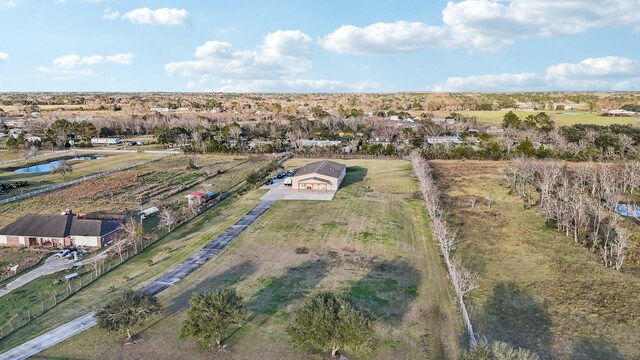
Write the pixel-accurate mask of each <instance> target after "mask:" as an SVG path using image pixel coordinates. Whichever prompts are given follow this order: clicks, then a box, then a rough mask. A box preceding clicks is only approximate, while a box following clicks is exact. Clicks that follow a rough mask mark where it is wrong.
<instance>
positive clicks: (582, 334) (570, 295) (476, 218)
mask: <svg viewBox="0 0 640 360" xmlns="http://www.w3.org/2000/svg"><path fill="white" fill-rule="evenodd" d="M505 164H506V163H503V162H488V161H484V162H480V161H434V162H432V165H433V166H434V168H435V170H436V177H437V180H438V184H439V186H440V188H441V189H443V190H446V195H447V196H448V197H449V198H450V199H451V200H452V206H453V207H452V209H451V211H450V213H451V214H452V220H453V221H454V225H455V228H456V229H458V230H459V235H460V238H461V242H460V244H459V245H458V250H457V252H456V254H457V257H459V258H460V259H462V262H463V264H464V265H465V266H466V267H468V268H470V269H471V270H472V271H474V272H475V273H477V274H479V275H480V279H481V280H480V282H479V288H478V289H476V290H474V291H472V292H471V293H470V295H469V298H468V302H467V307H468V308H469V312H470V315H471V321H472V322H473V324H474V330H476V332H477V333H478V334H479V335H480V336H484V337H486V338H487V339H488V340H491V341H494V340H501V341H505V342H507V343H509V344H511V345H514V346H518V347H524V348H528V349H531V350H534V351H535V352H536V353H538V354H539V355H541V356H542V357H543V358H544V359H637V358H640V312H639V311H638V309H640V298H639V297H638V289H640V263H639V261H638V260H639V259H640V257H638V253H637V250H638V249H639V248H640V247H638V244H640V232H638V231H637V225H634V224H631V223H630V222H629V224H627V225H628V226H636V228H635V229H636V230H632V231H634V232H635V238H634V239H632V242H634V244H633V248H632V249H635V250H633V251H635V252H631V253H630V254H629V259H628V261H627V262H626V263H625V267H624V268H623V271H622V272H617V271H614V270H613V269H609V268H605V267H604V266H602V265H601V264H600V263H599V259H598V254H593V253H590V252H589V251H588V250H587V249H585V248H584V247H582V246H580V245H578V244H575V243H574V242H573V241H572V240H571V239H570V238H567V237H565V236H564V235H563V234H560V233H558V232H556V231H555V229H554V228H548V227H547V226H546V225H545V220H544V218H543V217H542V215H540V214H539V212H538V210H537V209H536V208H531V209H523V202H522V200H521V199H520V198H519V197H517V196H514V195H510V194H509V190H508V188H507V187H506V186H504V185H503V184H502V183H501V174H502V168H503V166H504V165H505ZM488 196H490V197H493V203H492V205H491V207H490V208H489V206H488V205H487V202H486V200H485V198H486V197H488ZM472 198H475V199H478V204H477V205H476V206H475V207H473V208H472V207H471V206H470V205H469V204H470V200H471V199H472Z"/></svg>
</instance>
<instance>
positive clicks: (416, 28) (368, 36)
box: [320, 21, 446, 54]
mask: <svg viewBox="0 0 640 360" xmlns="http://www.w3.org/2000/svg"><path fill="white" fill-rule="evenodd" d="M445 36H446V29H444V28H443V27H439V26H429V25H427V24H424V23H421V22H407V21H397V22H394V23H375V24H372V25H369V26H366V27H364V28H360V27H356V26H353V25H344V26H342V27H340V28H338V29H337V30H335V31H333V32H332V33H330V34H329V35H327V36H325V37H323V38H322V39H320V45H322V46H323V47H324V48H325V49H327V50H330V51H335V52H337V53H348V54H386V53H396V52H406V51H415V50H419V49H422V48H425V47H432V46H441V45H442V44H443V41H444V40H445Z"/></svg>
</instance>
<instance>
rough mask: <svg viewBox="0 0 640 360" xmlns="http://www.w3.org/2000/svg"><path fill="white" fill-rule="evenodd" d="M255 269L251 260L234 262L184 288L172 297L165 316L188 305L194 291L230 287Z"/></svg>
mask: <svg viewBox="0 0 640 360" xmlns="http://www.w3.org/2000/svg"><path fill="white" fill-rule="evenodd" d="M255 270H256V265H255V264H254V263H252V262H251V261H243V262H241V263H239V264H236V265H234V266H232V267H230V268H229V269H227V270H225V271H223V272H222V273H220V274H218V275H214V276H209V277H207V278H205V279H203V280H202V281H200V282H199V283H198V284H196V285H195V286H193V287H191V288H190V289H188V290H185V291H184V292H183V293H182V294H181V295H180V296H178V297H177V298H175V299H173V302H172V303H171V305H169V306H168V307H167V309H166V312H165V317H166V316H170V315H172V314H175V313H176V312H179V311H181V310H183V309H186V308H187V307H188V306H189V300H191V297H192V296H193V294H194V293H204V292H206V291H213V290H216V289H219V288H225V287H231V286H233V285H235V284H237V283H238V282H240V280H242V279H244V278H246V277H247V276H249V275H251V274H253V273H254V272H255Z"/></svg>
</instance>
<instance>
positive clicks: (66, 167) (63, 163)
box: [51, 160, 73, 181]
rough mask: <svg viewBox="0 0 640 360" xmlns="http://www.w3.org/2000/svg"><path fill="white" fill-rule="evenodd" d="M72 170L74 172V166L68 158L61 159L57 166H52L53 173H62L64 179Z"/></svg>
mask: <svg viewBox="0 0 640 360" xmlns="http://www.w3.org/2000/svg"><path fill="white" fill-rule="evenodd" d="M70 172H73V167H72V166H71V165H70V164H69V163H68V162H67V160H60V161H58V163H57V164H56V166H54V167H53V168H51V174H60V176H61V177H62V181H64V178H65V176H66V175H67V173H70Z"/></svg>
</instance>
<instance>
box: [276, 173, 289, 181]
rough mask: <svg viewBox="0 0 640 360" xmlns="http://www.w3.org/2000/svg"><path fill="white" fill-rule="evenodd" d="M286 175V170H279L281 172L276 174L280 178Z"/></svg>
mask: <svg viewBox="0 0 640 360" xmlns="http://www.w3.org/2000/svg"><path fill="white" fill-rule="evenodd" d="M285 176H287V173H286V172H284V171H281V172H279V173H278V175H276V177H277V178H278V179H282V178H283V177H285Z"/></svg>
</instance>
